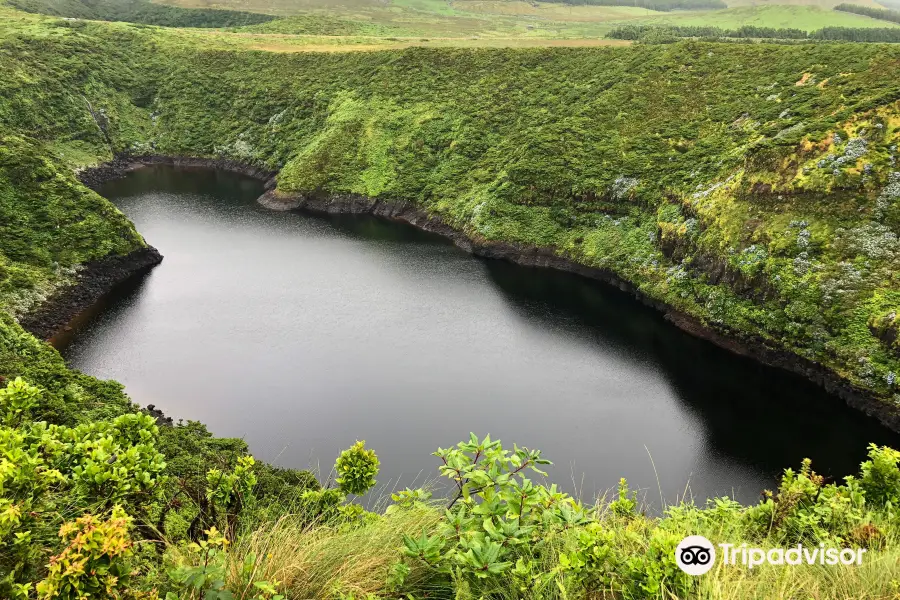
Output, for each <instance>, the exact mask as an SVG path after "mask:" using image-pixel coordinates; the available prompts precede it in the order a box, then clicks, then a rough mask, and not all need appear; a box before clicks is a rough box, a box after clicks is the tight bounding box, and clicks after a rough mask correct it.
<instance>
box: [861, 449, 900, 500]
mask: <svg viewBox="0 0 900 600" xmlns="http://www.w3.org/2000/svg"><path fill="white" fill-rule="evenodd" d="M898 463H900V452H898V451H896V450H894V449H893V448H888V447H887V446H882V447H879V446H876V445H875V444H870V445H869V460H867V461H865V462H864V463H862V465H860V479H859V485H860V488H861V489H862V490H863V492H865V494H866V503H867V504H870V505H873V506H888V507H893V508H896V507H898V506H900V468H898V466H897V465H898Z"/></svg>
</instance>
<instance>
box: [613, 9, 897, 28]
mask: <svg viewBox="0 0 900 600" xmlns="http://www.w3.org/2000/svg"><path fill="white" fill-rule="evenodd" d="M630 23H633V24H641V25H681V26H692V25H702V26H710V27H721V28H723V29H737V28H738V27H742V26H755V27H772V28H775V29H787V28H794V29H803V30H805V31H815V30H817V29H822V28H823V27H885V26H891V25H892V24H891V23H888V22H885V21H881V20H878V19H873V18H871V17H866V16H863V15H856V14H851V13H845V12H840V11H835V10H830V9H826V8H820V7H817V6H807V5H768V6H742V7H738V8H729V9H728V10H718V11H709V12H699V13H666V14H664V15H658V16H653V17H645V18H642V19H638V20H634V21H630Z"/></svg>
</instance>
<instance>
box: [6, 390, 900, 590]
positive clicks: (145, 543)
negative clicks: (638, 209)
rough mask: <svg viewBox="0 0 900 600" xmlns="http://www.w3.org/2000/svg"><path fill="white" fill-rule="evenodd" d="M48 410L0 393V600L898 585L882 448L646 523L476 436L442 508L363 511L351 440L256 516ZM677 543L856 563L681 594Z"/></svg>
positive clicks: (113, 427)
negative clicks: (742, 500) (286, 499)
mask: <svg viewBox="0 0 900 600" xmlns="http://www.w3.org/2000/svg"><path fill="white" fill-rule="evenodd" d="M44 395H45V392H44V391H43V390H41V389H40V388H38V387H36V386H33V385H30V384H29V383H27V382H26V381H24V380H22V379H15V380H12V381H10V382H8V383H7V385H6V387H5V388H4V389H2V390H0V419H2V425H0V568H2V572H0V576H2V579H0V586H2V588H0V593H2V595H3V597H4V598H6V597H8V598H42V599H43V598H48V599H49V598H72V599H76V598H78V599H80V598H134V599H143V600H147V599H150V598H154V599H155V598H165V599H166V600H186V599H194V598H196V599H200V598H203V599H204V600H229V599H232V598H246V599H254V600H278V599H282V598H323V599H329V598H333V599H340V600H348V599H351V598H352V599H362V598H365V599H367V600H372V599H374V598H385V599H386V598H406V599H414V598H422V599H424V598H547V599H550V598H560V599H569V598H597V597H615V598H693V597H709V598H728V597H732V598H740V597H752V596H757V597H775V596H779V595H781V594H782V593H783V590H791V593H790V596H791V597H795V596H796V595H809V596H811V597H836V596H834V595H833V594H832V592H839V595H840V596H841V597H853V598H861V597H871V598H882V597H890V596H891V595H892V594H895V593H896V590H897V581H900V579H898V578H900V526H898V515H897V512H896V511H897V508H896V507H897V506H898V502H900V452H897V451H896V450H893V449H891V448H886V447H878V446H875V445H872V446H870V448H869V456H868V460H866V461H865V462H863V463H862V465H861V467H860V472H859V474H858V475H857V476H848V477H846V478H845V479H844V481H843V482H840V483H838V482H832V483H828V482H826V480H825V479H824V478H823V477H821V476H819V475H818V474H816V473H815V471H814V470H813V469H812V465H811V463H810V462H809V461H803V463H802V465H801V468H800V469H799V470H798V471H794V470H791V469H787V470H786V471H785V472H784V475H783V476H782V478H781V481H780V483H779V485H778V487H777V489H776V490H774V491H772V492H766V493H765V494H764V495H763V499H762V500H761V501H760V502H759V503H758V504H755V505H752V506H746V507H745V506H742V505H740V504H739V503H737V502H735V501H734V500H731V499H729V498H717V499H712V500H710V501H708V502H707V503H706V504H705V505H704V506H695V505H693V504H690V503H684V502H683V503H680V504H678V505H674V506H669V507H667V508H666V509H665V511H664V513H663V515H662V516H659V517H654V516H648V515H646V514H644V513H643V512H642V511H641V510H640V505H639V503H638V500H637V498H636V495H635V494H634V493H633V492H631V491H630V490H629V489H628V484H627V482H625V481H624V480H623V481H621V482H620V484H619V488H618V490H617V492H616V494H615V495H614V496H613V497H612V498H611V499H608V498H603V499H600V500H598V501H596V502H593V503H590V504H586V503H585V502H583V501H582V500H580V499H578V498H573V497H571V496H569V495H568V494H566V493H565V492H562V491H560V490H558V489H557V487H556V486H555V485H553V484H547V483H544V482H543V480H542V479H538V480H536V479H534V477H535V476H537V477H541V476H542V475H543V472H542V471H541V470H540V467H541V466H542V465H545V464H549V461H547V460H546V459H545V458H543V457H542V456H541V452H540V451H539V450H532V449H527V448H519V447H516V446H513V448H512V449H511V450H510V449H506V448H504V447H503V445H502V443H501V442H500V441H499V440H492V439H490V437H489V436H488V437H485V438H484V439H480V438H478V437H477V436H475V435H474V434H472V435H471V436H470V438H469V439H468V440H467V441H464V442H461V443H459V444H457V445H456V446H455V447H453V448H449V449H438V450H437V452H435V456H436V457H437V458H438V462H439V466H438V470H439V472H440V474H441V475H442V476H444V477H445V478H446V479H447V480H448V481H449V482H450V486H449V488H448V489H447V490H446V492H447V493H446V494H445V495H444V497H442V498H437V497H435V496H434V495H433V491H432V490H425V489H415V490H411V489H407V490H403V491H401V492H398V493H396V494H394V495H393V496H392V503H391V504H390V505H388V506H387V507H386V510H385V511H384V512H383V513H372V512H367V511H366V510H364V509H363V508H362V507H361V506H360V505H359V504H356V503H355V502H353V501H350V500H349V499H348V494H349V495H353V496H360V495H364V494H366V493H367V492H368V491H369V490H370V489H371V488H372V487H373V486H374V484H375V480H376V477H377V475H378V458H377V456H376V455H375V453H374V452H373V451H372V450H370V449H366V448H365V443H364V442H358V443H357V444H355V445H354V446H353V447H351V448H349V449H348V450H346V451H344V452H343V453H342V454H341V455H340V456H339V457H338V459H337V461H336V464H335V472H336V473H337V474H338V477H337V480H336V487H333V488H327V487H326V488H321V487H313V488H309V487H306V488H305V491H303V492H298V493H297V494H296V495H294V496H293V501H292V502H291V503H290V504H283V503H282V504H279V503H277V502H276V503H272V502H270V501H267V502H265V504H267V509H268V510H267V511H262V512H260V511H258V510H257V507H258V505H259V504H260V503H259V502H258V495H260V494H262V495H263V497H266V498H271V496H266V494H269V493H270V492H271V484H270V483H265V484H264V483H262V482H261V480H260V479H259V478H258V477H257V475H256V473H257V472H258V469H257V466H256V463H255V461H254V460H253V458H252V457H250V456H247V455H245V456H242V457H240V458H238V459H237V460H236V461H235V462H234V463H233V465H232V466H230V467H227V468H212V469H209V470H207V472H206V473H205V476H204V477H203V479H202V481H203V482H204V489H203V493H202V495H201V498H202V500H199V499H198V500H197V501H196V502H193V501H191V500H190V499H191V497H192V495H194V493H195V492H194V491H193V490H192V489H191V486H192V485H194V484H195V483H196V481H194V482H193V483H192V482H191V481H189V480H188V479H185V478H183V477H179V476H178V474H177V473H178V472H179V471H180V468H178V467H173V466H171V465H168V464H167V463H166V462H165V460H164V456H163V454H162V453H160V452H159V451H158V450H157V444H158V443H159V442H160V441H161V438H162V434H161V431H160V429H159V427H158V426H157V425H156V424H155V422H154V420H153V419H152V418H151V417H149V416H148V415H144V414H125V415H121V416H119V417H116V418H114V419H111V420H104V421H98V422H94V423H90V424H81V425H78V426H76V427H67V426H60V425H52V424H47V423H46V422H44V421H34V420H32V417H31V414H32V413H33V412H34V411H36V410H39V407H40V404H41V402H42V400H43V397H44ZM260 473H265V471H261V472H260ZM267 477H271V475H268V474H266V475H264V476H263V479H265V478H267ZM173 479H175V480H178V482H179V484H178V486H176V487H172V486H171V483H172V481H173ZM182 500H184V501H182ZM179 522H180V523H182V526H181V527H176V526H175V525H176V524H177V523H179ZM157 524H164V525H166V527H164V528H158V527H156V525H157ZM161 529H165V530H166V531H167V532H168V533H166V534H165V535H164V534H163V531H162V530H161ZM687 535H704V536H706V537H707V538H708V539H709V540H711V541H712V542H713V543H714V544H718V543H731V544H735V545H736V546H740V545H741V544H746V545H748V546H750V547H759V548H763V549H767V548H785V547H793V546H795V545H796V544H798V543H799V544H804V545H805V546H807V547H817V546H819V545H823V546H824V545H828V546H829V547H841V548H843V547H846V548H864V549H866V551H867V555H866V561H865V562H864V563H863V564H861V565H853V566H846V565H838V566H828V565H819V564H813V565H801V566H799V567H796V568H790V569H785V568H783V567H776V566H771V565H764V566H760V567H757V568H755V569H748V568H746V567H725V566H722V565H721V564H717V566H716V568H715V570H714V571H712V572H710V573H709V574H707V575H705V576H702V577H692V576H689V575H687V574H685V573H684V572H682V571H681V570H680V569H679V567H678V565H677V564H676V562H675V549H676V546H677V545H678V543H679V542H680V541H681V540H682V539H683V538H684V537H685V536H687Z"/></svg>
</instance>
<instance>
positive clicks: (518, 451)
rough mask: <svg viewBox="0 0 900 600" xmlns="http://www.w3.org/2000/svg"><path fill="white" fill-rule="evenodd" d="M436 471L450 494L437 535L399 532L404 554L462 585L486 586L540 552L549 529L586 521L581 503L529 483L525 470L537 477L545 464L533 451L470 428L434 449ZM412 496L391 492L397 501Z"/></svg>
mask: <svg viewBox="0 0 900 600" xmlns="http://www.w3.org/2000/svg"><path fill="white" fill-rule="evenodd" d="M435 456H438V457H439V458H440V459H441V463H442V464H441V465H440V471H441V474H442V475H444V476H445V477H447V478H449V479H450V480H451V481H452V482H453V483H454V486H455V489H456V493H455V496H454V497H453V499H452V500H451V501H450V502H449V506H448V507H447V509H446V510H445V512H444V518H443V520H442V521H441V523H440V527H439V529H438V531H437V533H435V534H433V535H429V534H427V533H426V532H423V533H422V534H421V535H420V536H419V537H418V538H414V537H412V536H405V537H404V539H403V543H404V548H403V553H404V555H405V556H406V557H408V558H411V559H415V560H418V561H421V562H423V563H425V564H426V565H428V566H430V567H432V568H433V569H435V570H437V571H438V572H440V573H444V574H446V575H448V576H453V577H455V578H463V579H465V580H466V581H467V585H471V586H473V587H474V588H478V589H482V590H490V589H492V587H493V586H495V585H496V578H497V576H500V575H502V574H504V573H506V572H508V571H509V570H510V569H511V568H512V567H513V566H514V565H516V564H517V561H518V560H519V559H523V560H524V559H525V558H527V557H530V556H531V555H532V554H535V553H539V552H540V551H541V549H542V547H543V546H545V545H546V544H547V543H548V541H549V540H550V539H552V537H553V534H554V533H556V532H560V531H564V530H566V529H569V528H572V527H576V526H578V525H581V524H584V523H585V522H587V521H588V515H587V513H586V511H585V510H584V509H583V507H582V506H581V505H580V504H579V503H578V502H576V501H575V500H573V499H572V498H571V497H569V496H568V495H567V494H564V493H562V492H559V491H558V490H557V489H556V486H555V485H553V486H550V487H545V486H543V485H538V484H535V483H533V482H532V481H531V480H530V479H528V478H527V477H526V476H525V473H527V472H533V473H538V474H544V473H543V471H541V470H540V468H539V467H540V466H541V465H546V464H550V461H548V460H546V459H544V458H542V457H541V452H540V450H529V449H528V448H519V447H517V446H514V447H513V450H512V451H510V450H505V449H504V448H503V445H502V444H501V442H500V441H499V440H491V439H490V436H486V437H485V438H484V439H481V440H479V438H478V437H477V436H476V435H475V434H474V433H473V434H471V435H470V438H469V440H468V441H464V442H460V443H459V444H457V446H456V447H454V448H449V449H442V448H439V449H438V450H437V452H435ZM415 497H416V495H415V493H408V494H404V495H398V500H399V501H400V502H401V503H403V504H409V503H410V502H413V503H414V502H415V501H416V500H415Z"/></svg>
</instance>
